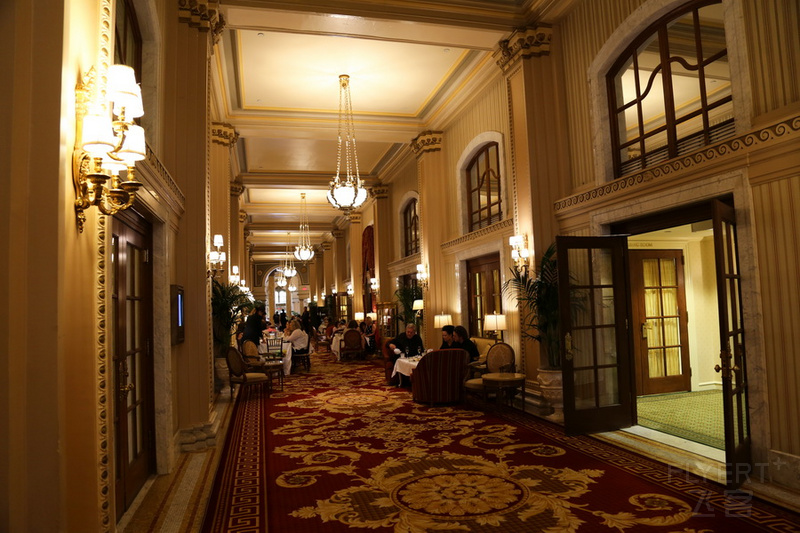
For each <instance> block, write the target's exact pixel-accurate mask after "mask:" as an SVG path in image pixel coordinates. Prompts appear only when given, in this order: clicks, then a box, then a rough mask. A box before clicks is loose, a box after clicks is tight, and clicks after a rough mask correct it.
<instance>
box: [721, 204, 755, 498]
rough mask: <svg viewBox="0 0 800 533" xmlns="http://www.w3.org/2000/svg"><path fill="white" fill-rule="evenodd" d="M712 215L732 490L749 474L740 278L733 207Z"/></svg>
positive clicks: (745, 372) (748, 416)
mask: <svg viewBox="0 0 800 533" xmlns="http://www.w3.org/2000/svg"><path fill="white" fill-rule="evenodd" d="M713 211H714V219H713V221H714V255H715V263H716V269H717V293H718V305H719V322H720V325H719V329H720V347H721V350H720V355H719V357H720V363H719V364H718V365H716V366H715V368H714V369H715V370H716V371H717V372H719V373H720V374H721V375H722V405H723V416H724V418H725V463H726V465H727V468H726V471H727V477H728V479H727V483H728V486H729V487H733V488H735V487H738V486H739V485H741V484H742V483H743V482H745V481H747V479H748V476H749V475H750V473H751V464H750V463H751V457H750V415H749V412H748V398H747V358H746V351H745V345H744V326H743V325H742V291H741V276H740V273H739V252H738V247H737V241H736V219H735V217H734V210H733V207H731V206H729V205H727V204H724V203H722V202H719V201H715V202H714V205H713Z"/></svg>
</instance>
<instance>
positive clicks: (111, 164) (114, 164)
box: [103, 154, 128, 174]
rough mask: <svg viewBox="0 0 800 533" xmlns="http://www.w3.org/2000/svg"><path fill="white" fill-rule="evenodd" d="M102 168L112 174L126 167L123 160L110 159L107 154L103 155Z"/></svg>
mask: <svg viewBox="0 0 800 533" xmlns="http://www.w3.org/2000/svg"><path fill="white" fill-rule="evenodd" d="M103 168H105V169H107V170H109V171H110V172H111V173H113V174H119V173H120V172H121V171H123V170H125V169H127V168H128V165H127V163H125V161H116V160H114V159H111V157H109V155H108V154H105V155H103Z"/></svg>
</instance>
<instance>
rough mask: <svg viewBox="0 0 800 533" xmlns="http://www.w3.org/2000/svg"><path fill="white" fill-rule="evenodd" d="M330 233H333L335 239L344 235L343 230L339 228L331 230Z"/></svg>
mask: <svg viewBox="0 0 800 533" xmlns="http://www.w3.org/2000/svg"><path fill="white" fill-rule="evenodd" d="M331 235H333V237H334V238H335V239H341V238H342V237H344V230H340V229H334V230H331Z"/></svg>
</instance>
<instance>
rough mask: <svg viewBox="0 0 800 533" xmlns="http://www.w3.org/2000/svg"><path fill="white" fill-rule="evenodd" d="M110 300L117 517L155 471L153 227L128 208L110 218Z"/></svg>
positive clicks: (128, 505)
mask: <svg viewBox="0 0 800 533" xmlns="http://www.w3.org/2000/svg"><path fill="white" fill-rule="evenodd" d="M113 220H114V226H113V241H112V262H111V264H112V269H111V272H112V280H111V287H112V302H113V314H114V317H113V322H112V323H113V324H114V339H115V345H114V350H113V363H114V381H113V383H114V385H113V386H114V389H115V392H116V394H115V398H114V432H115V451H116V454H115V457H116V464H115V494H116V509H117V519H119V518H120V517H121V516H122V513H124V512H125V510H126V509H128V507H130V505H131V503H132V502H133V500H134V498H135V497H136V495H137V494H138V493H139V490H140V489H141V488H142V486H143V485H144V483H145V481H147V478H148V477H149V476H150V474H151V473H152V472H154V470H155V452H154V435H155V426H154V406H153V360H152V345H153V340H152V339H153V333H152V332H153V324H152V316H153V301H152V293H153V289H152V266H151V265H152V263H151V260H150V255H151V244H150V243H151V229H150V225H149V224H148V223H147V221H146V220H144V219H143V218H141V217H139V216H137V215H135V214H134V213H132V212H131V210H127V211H125V212H124V214H118V215H116V216H115V217H114V219H113Z"/></svg>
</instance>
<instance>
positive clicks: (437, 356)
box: [411, 349, 469, 405]
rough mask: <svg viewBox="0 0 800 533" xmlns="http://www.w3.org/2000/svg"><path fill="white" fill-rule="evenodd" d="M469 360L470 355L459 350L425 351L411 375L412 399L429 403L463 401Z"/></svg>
mask: <svg viewBox="0 0 800 533" xmlns="http://www.w3.org/2000/svg"><path fill="white" fill-rule="evenodd" d="M468 362H469V355H468V354H467V352H466V351H464V350H461V349H453V350H434V351H432V352H430V353H428V354H427V355H426V356H425V357H423V358H422V359H420V361H419V364H418V365H417V368H416V369H414V373H413V375H412V376H411V395H412V397H413V399H414V401H415V402H423V403H430V404H431V405H432V404H434V403H453V402H460V401H462V400H463V394H464V378H465V377H466V374H467V363H468Z"/></svg>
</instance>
